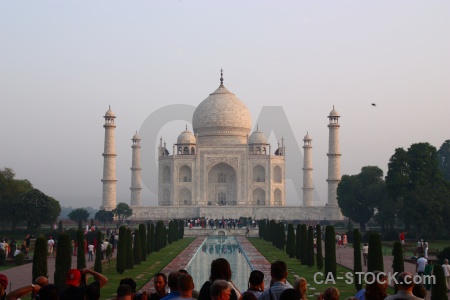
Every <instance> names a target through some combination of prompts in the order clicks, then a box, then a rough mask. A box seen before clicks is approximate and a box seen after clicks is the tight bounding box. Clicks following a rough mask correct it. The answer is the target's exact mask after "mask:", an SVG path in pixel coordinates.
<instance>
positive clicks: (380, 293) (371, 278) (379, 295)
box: [364, 271, 388, 299]
mask: <svg viewBox="0 0 450 300" xmlns="http://www.w3.org/2000/svg"><path fill="white" fill-rule="evenodd" d="M387 287H388V280H387V277H386V275H385V274H384V273H382V272H379V271H374V272H373V273H369V274H368V276H367V283H366V292H365V293H364V297H365V298H366V299H384V298H386V297H387V293H386V290H387Z"/></svg>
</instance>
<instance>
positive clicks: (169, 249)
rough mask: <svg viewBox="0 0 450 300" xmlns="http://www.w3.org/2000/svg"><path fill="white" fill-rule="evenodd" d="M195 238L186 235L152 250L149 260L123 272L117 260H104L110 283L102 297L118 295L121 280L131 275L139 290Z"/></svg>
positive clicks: (103, 291) (105, 271) (103, 266)
mask: <svg viewBox="0 0 450 300" xmlns="http://www.w3.org/2000/svg"><path fill="white" fill-rule="evenodd" d="M194 240H195V237H192V238H191V237H185V238H183V239H181V240H178V241H176V242H173V243H172V244H170V245H167V246H166V247H165V248H163V249H161V250H159V251H158V252H152V253H150V255H148V256H147V260H146V261H143V262H141V264H140V265H134V269H127V270H125V272H123V273H122V274H119V273H117V271H116V260H115V259H111V261H109V262H108V261H107V262H104V263H103V264H102V268H103V275H105V276H106V277H107V278H108V283H107V284H106V285H105V286H104V287H103V288H102V289H101V292H100V294H101V297H100V299H110V298H114V299H115V296H116V290H117V287H118V286H119V282H120V280H121V279H123V278H127V277H130V278H132V279H133V280H134V281H136V284H137V287H136V290H139V289H140V288H141V287H143V286H144V285H145V284H146V283H147V282H149V281H150V279H152V277H153V275H155V274H156V273H158V272H160V271H161V270H162V269H163V268H164V267H165V266H166V265H167V264H168V263H169V262H171V261H172V260H173V259H174V258H175V257H176V256H177V255H178V254H180V253H181V251H183V250H184V249H185V248H186V247H187V246H188V245H189V244H191V243H192V242H193V241H194ZM91 282H92V278H89V279H88V283H91Z"/></svg>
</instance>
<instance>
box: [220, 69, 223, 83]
mask: <svg viewBox="0 0 450 300" xmlns="http://www.w3.org/2000/svg"><path fill="white" fill-rule="evenodd" d="M220 85H223V69H220Z"/></svg>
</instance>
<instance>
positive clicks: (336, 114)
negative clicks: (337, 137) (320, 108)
mask: <svg viewBox="0 0 450 300" xmlns="http://www.w3.org/2000/svg"><path fill="white" fill-rule="evenodd" d="M329 117H340V116H339V113H338V112H337V110H335V109H334V105H333V110H332V111H331V112H330V115H329Z"/></svg>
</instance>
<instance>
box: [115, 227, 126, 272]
mask: <svg viewBox="0 0 450 300" xmlns="http://www.w3.org/2000/svg"><path fill="white" fill-rule="evenodd" d="M126 252H127V229H126V227H125V226H120V228H119V241H118V242H117V255H116V270H117V273H119V274H122V273H123V272H125V266H126Z"/></svg>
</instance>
